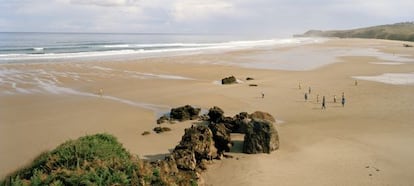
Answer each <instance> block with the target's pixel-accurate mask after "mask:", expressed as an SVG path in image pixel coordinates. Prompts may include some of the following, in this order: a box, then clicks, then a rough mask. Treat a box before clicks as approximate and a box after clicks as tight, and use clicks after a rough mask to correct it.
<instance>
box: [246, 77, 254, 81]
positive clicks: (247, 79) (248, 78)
mask: <svg viewBox="0 0 414 186" xmlns="http://www.w3.org/2000/svg"><path fill="white" fill-rule="evenodd" d="M251 80H254V78H252V77H247V78H246V81H251Z"/></svg>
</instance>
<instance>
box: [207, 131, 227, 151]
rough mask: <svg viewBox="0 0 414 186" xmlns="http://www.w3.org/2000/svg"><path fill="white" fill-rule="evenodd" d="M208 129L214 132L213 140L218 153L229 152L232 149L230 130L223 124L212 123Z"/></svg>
mask: <svg viewBox="0 0 414 186" xmlns="http://www.w3.org/2000/svg"><path fill="white" fill-rule="evenodd" d="M208 127H209V128H210V129H211V132H213V140H214V143H215V145H216V148H217V151H218V153H219V154H222V153H223V152H229V151H230V148H231V137H230V130H229V129H228V128H227V127H226V126H225V125H224V124H223V123H220V124H214V123H211V124H210V125H208Z"/></svg>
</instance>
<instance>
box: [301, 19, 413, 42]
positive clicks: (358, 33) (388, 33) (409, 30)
mask: <svg viewBox="0 0 414 186" xmlns="http://www.w3.org/2000/svg"><path fill="white" fill-rule="evenodd" d="M294 36H295V37H339V38H372V39H389V40H401V41H414V22H404V23H396V24H391V25H380V26H373V27H366V28H358V29H352V30H329V31H322V30H309V31H307V32H305V33H304V34H300V35H294Z"/></svg>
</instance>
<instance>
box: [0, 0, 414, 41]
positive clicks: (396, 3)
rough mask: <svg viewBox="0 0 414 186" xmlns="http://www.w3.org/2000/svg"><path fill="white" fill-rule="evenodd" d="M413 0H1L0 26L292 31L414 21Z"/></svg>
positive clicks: (24, 28)
mask: <svg viewBox="0 0 414 186" xmlns="http://www.w3.org/2000/svg"><path fill="white" fill-rule="evenodd" d="M413 10H414V0H375V1H373V0H0V32H1V31H2V32H5V31H18V32H94V33H96V32H98V33H101V32H102V33H114V32H116V33H205V34H221V33H223V34H233V33H234V34H256V35H268V36H290V35H292V34H298V33H303V32H305V31H307V30H309V29H318V30H332V29H351V28H359V27H365V26H373V25H381V24H392V23H397V22H406V21H414V12H413Z"/></svg>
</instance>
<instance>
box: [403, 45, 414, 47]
mask: <svg viewBox="0 0 414 186" xmlns="http://www.w3.org/2000/svg"><path fill="white" fill-rule="evenodd" d="M403 46H404V47H413V45H409V44H403Z"/></svg>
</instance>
